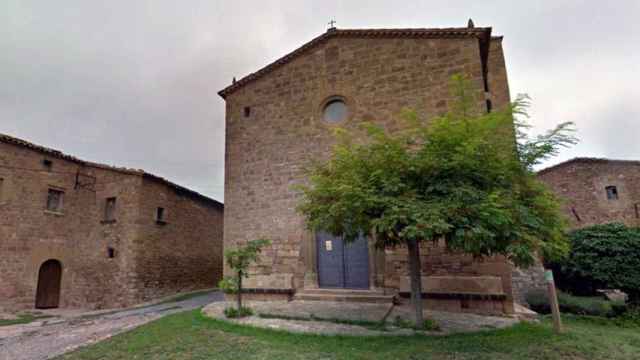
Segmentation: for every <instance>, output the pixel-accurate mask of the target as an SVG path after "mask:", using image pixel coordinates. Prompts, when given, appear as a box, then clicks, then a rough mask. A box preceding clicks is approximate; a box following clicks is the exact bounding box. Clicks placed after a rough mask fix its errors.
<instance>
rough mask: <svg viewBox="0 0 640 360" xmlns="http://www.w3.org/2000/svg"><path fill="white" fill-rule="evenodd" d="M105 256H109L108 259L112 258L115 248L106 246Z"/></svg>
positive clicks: (114, 255) (114, 254)
mask: <svg viewBox="0 0 640 360" xmlns="http://www.w3.org/2000/svg"><path fill="white" fill-rule="evenodd" d="M107 256H108V257H109V259H113V258H114V257H116V249H114V248H112V247H108V248H107Z"/></svg>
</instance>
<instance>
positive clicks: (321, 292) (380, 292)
mask: <svg viewBox="0 0 640 360" xmlns="http://www.w3.org/2000/svg"><path fill="white" fill-rule="evenodd" d="M298 293H304V294H319V295H326V294H336V295H384V290H369V289H327V288H318V289H302V290H300V291H298Z"/></svg>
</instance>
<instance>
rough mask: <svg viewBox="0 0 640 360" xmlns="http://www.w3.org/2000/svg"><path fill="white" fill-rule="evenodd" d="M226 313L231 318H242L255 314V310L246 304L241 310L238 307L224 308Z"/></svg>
mask: <svg viewBox="0 0 640 360" xmlns="http://www.w3.org/2000/svg"><path fill="white" fill-rule="evenodd" d="M224 315H225V316H226V317H228V318H230V319H233V318H241V317H245V316H251V315H253V310H251V309H250V308H248V307H244V306H243V307H241V308H240V311H238V309H237V308H234V307H228V308H225V309H224Z"/></svg>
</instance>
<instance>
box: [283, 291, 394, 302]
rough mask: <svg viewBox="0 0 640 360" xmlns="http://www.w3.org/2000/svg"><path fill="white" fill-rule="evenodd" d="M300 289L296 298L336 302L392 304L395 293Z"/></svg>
mask: <svg viewBox="0 0 640 360" xmlns="http://www.w3.org/2000/svg"><path fill="white" fill-rule="evenodd" d="M308 291H309V290H303V291H299V292H297V293H296V294H295V295H294V297H293V298H294V300H303V301H335V302H359V303H374V304H390V303H392V302H393V295H383V294H380V293H377V292H369V291H363V292H361V293H358V292H357V291H356V292H354V291H353V290H348V291H340V290H338V291H336V290H332V291H317V290H312V292H308Z"/></svg>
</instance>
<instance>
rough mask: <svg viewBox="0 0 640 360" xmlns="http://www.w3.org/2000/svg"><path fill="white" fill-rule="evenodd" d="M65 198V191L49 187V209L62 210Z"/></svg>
mask: <svg viewBox="0 0 640 360" xmlns="http://www.w3.org/2000/svg"><path fill="white" fill-rule="evenodd" d="M63 198H64V191H61V190H56V189H49V193H48V195H47V210H49V211H55V212H62V202H63Z"/></svg>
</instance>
